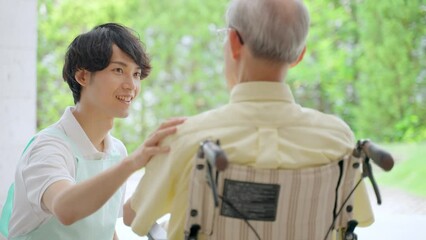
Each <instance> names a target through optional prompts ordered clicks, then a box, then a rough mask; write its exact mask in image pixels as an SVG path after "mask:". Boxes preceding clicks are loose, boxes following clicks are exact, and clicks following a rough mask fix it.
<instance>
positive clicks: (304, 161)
mask: <svg viewBox="0 0 426 240" xmlns="http://www.w3.org/2000/svg"><path fill="white" fill-rule="evenodd" d="M226 20H227V28H226V32H227V38H226V42H225V44H224V55H225V76H226V81H227V85H228V87H229V89H230V102H229V104H227V105H225V106H222V107H220V108H217V109H214V110H211V111H207V112H204V113H201V114H199V115H196V116H193V117H191V118H189V119H188V120H187V121H186V122H185V123H184V124H183V125H182V126H181V127H180V128H179V130H178V133H177V134H176V135H175V136H172V137H169V138H168V140H167V142H168V143H169V144H170V146H171V152H170V154H169V155H167V156H157V157H156V158H157V159H156V160H155V161H151V162H150V163H149V165H148V166H147V168H146V172H145V175H144V177H143V179H142V180H141V182H140V184H139V185H138V187H137V189H136V191H135V193H134V195H133V196H132V198H131V199H130V200H129V201H128V202H127V204H126V205H125V213H124V220H125V223H126V224H127V225H131V226H132V229H133V231H134V232H136V233H137V234H139V235H146V234H147V232H148V231H149V229H150V227H151V226H152V224H153V223H154V222H155V220H156V219H158V218H159V217H161V216H162V215H164V214H166V213H171V218H170V222H169V226H168V237H169V239H183V234H184V224H185V217H186V212H187V208H188V187H189V181H190V175H191V170H192V166H193V161H192V160H193V158H194V155H195V154H196V152H197V149H198V147H199V144H200V142H201V141H203V140H205V139H208V138H210V139H211V138H213V139H220V142H221V147H222V148H223V150H224V151H225V152H226V154H227V156H228V158H229V161H230V162H231V163H234V164H240V165H248V166H252V167H255V168H268V169H297V168H306V167H312V166H320V165H324V164H327V163H330V162H333V161H338V160H340V159H342V157H343V156H345V155H348V154H350V153H351V151H352V149H353V147H354V146H355V143H354V135H353V133H352V131H351V130H350V128H349V127H348V126H347V124H345V123H344V122H343V121H342V120H340V119H339V118H337V117H335V116H332V115H328V114H324V113H321V112H319V111H316V110H313V109H308V108H303V107H301V106H300V105H298V104H296V103H295V101H294V98H293V96H292V93H291V91H290V88H289V86H288V85H287V84H286V83H285V77H286V75H287V71H288V70H289V69H290V68H291V67H293V66H295V65H297V64H298V63H299V62H300V61H301V60H302V58H303V55H304V53H305V49H306V47H305V41H306V38H307V35H308V29H309V23H310V18H309V13H308V11H307V9H306V7H305V6H304V4H303V2H302V1H297V0H233V1H231V3H230V5H229V8H228V11H227V15H226ZM355 201H356V206H357V207H356V208H355V209H356V210H361V211H357V212H355V215H356V219H357V220H358V221H359V222H360V225H369V224H371V223H372V222H373V221H374V219H373V216H372V213H371V206H370V203H369V201H368V197H367V195H366V193H365V187H364V185H362V186H361V188H358V189H357V192H356V197H355Z"/></svg>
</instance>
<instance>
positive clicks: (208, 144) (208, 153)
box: [201, 140, 228, 171]
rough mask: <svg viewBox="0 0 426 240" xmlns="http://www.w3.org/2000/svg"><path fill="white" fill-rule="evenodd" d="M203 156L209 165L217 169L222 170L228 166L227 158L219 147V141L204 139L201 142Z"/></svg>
mask: <svg viewBox="0 0 426 240" xmlns="http://www.w3.org/2000/svg"><path fill="white" fill-rule="evenodd" d="M201 148H202V151H203V153H204V157H205V158H206V159H207V161H208V162H209V164H210V165H211V166H215V167H216V168H217V170H219V171H223V170H225V169H226V168H227V167H228V158H227V157H226V154H225V152H224V151H223V150H222V149H221V148H220V147H219V143H218V142H217V143H214V142H212V141H208V140H207V141H204V142H202V143H201Z"/></svg>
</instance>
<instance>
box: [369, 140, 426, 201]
mask: <svg viewBox="0 0 426 240" xmlns="http://www.w3.org/2000/svg"><path fill="white" fill-rule="evenodd" d="M386 148H387V149H388V150H389V152H391V154H392V156H393V157H394V158H395V161H396V163H395V166H394V168H393V169H392V171H390V172H382V173H379V174H377V181H378V184H379V185H380V184H384V185H387V186H393V187H398V188H402V189H406V190H408V191H410V192H412V193H414V194H416V195H419V196H426V185H425V184H423V183H424V182H425V179H426V177H425V176H426V162H425V161H424V156H425V155H426V142H422V143H410V144H388V145H386Z"/></svg>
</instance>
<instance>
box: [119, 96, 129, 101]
mask: <svg viewBox="0 0 426 240" xmlns="http://www.w3.org/2000/svg"><path fill="white" fill-rule="evenodd" d="M117 99H118V100H121V101H125V102H130V101H132V97H124V96H117Z"/></svg>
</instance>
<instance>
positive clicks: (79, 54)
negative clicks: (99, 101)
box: [62, 23, 151, 103]
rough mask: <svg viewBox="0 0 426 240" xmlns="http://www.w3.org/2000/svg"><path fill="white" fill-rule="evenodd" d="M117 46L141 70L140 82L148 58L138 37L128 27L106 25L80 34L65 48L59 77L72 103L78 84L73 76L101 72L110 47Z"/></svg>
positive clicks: (77, 95) (146, 70)
mask: <svg viewBox="0 0 426 240" xmlns="http://www.w3.org/2000/svg"><path fill="white" fill-rule="evenodd" d="M113 44H115V45H117V47H119V48H120V49H121V50H122V51H123V52H125V53H126V54H127V55H128V56H129V57H130V58H132V59H133V61H135V63H136V64H137V65H138V66H139V67H140V68H141V69H142V73H141V79H143V78H146V77H147V76H148V74H149V72H150V70H151V65H150V59H149V57H148V55H147V53H145V50H144V47H143V44H142V42H141V41H140V39H139V37H137V35H136V34H135V32H134V31H133V30H131V29H130V28H127V27H124V26H122V25H120V24H117V23H106V24H102V25H99V26H96V27H94V28H93V29H92V30H91V31H89V32H87V33H83V34H80V35H79V36H77V37H76V38H75V39H74V41H72V43H71V44H70V45H69V46H68V50H67V53H66V55H65V63H64V67H63V69H62V77H63V78H64V81H66V82H67V83H68V85H69V87H70V89H71V91H72V93H73V97H74V103H77V102H79V101H80V96H81V85H80V84H79V83H78V82H77V81H76V79H75V73H76V72H77V71H78V70H81V69H84V70H87V71H89V72H96V71H100V70H103V69H105V68H106V67H107V66H108V65H109V63H110V61H111V56H112V46H113Z"/></svg>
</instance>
